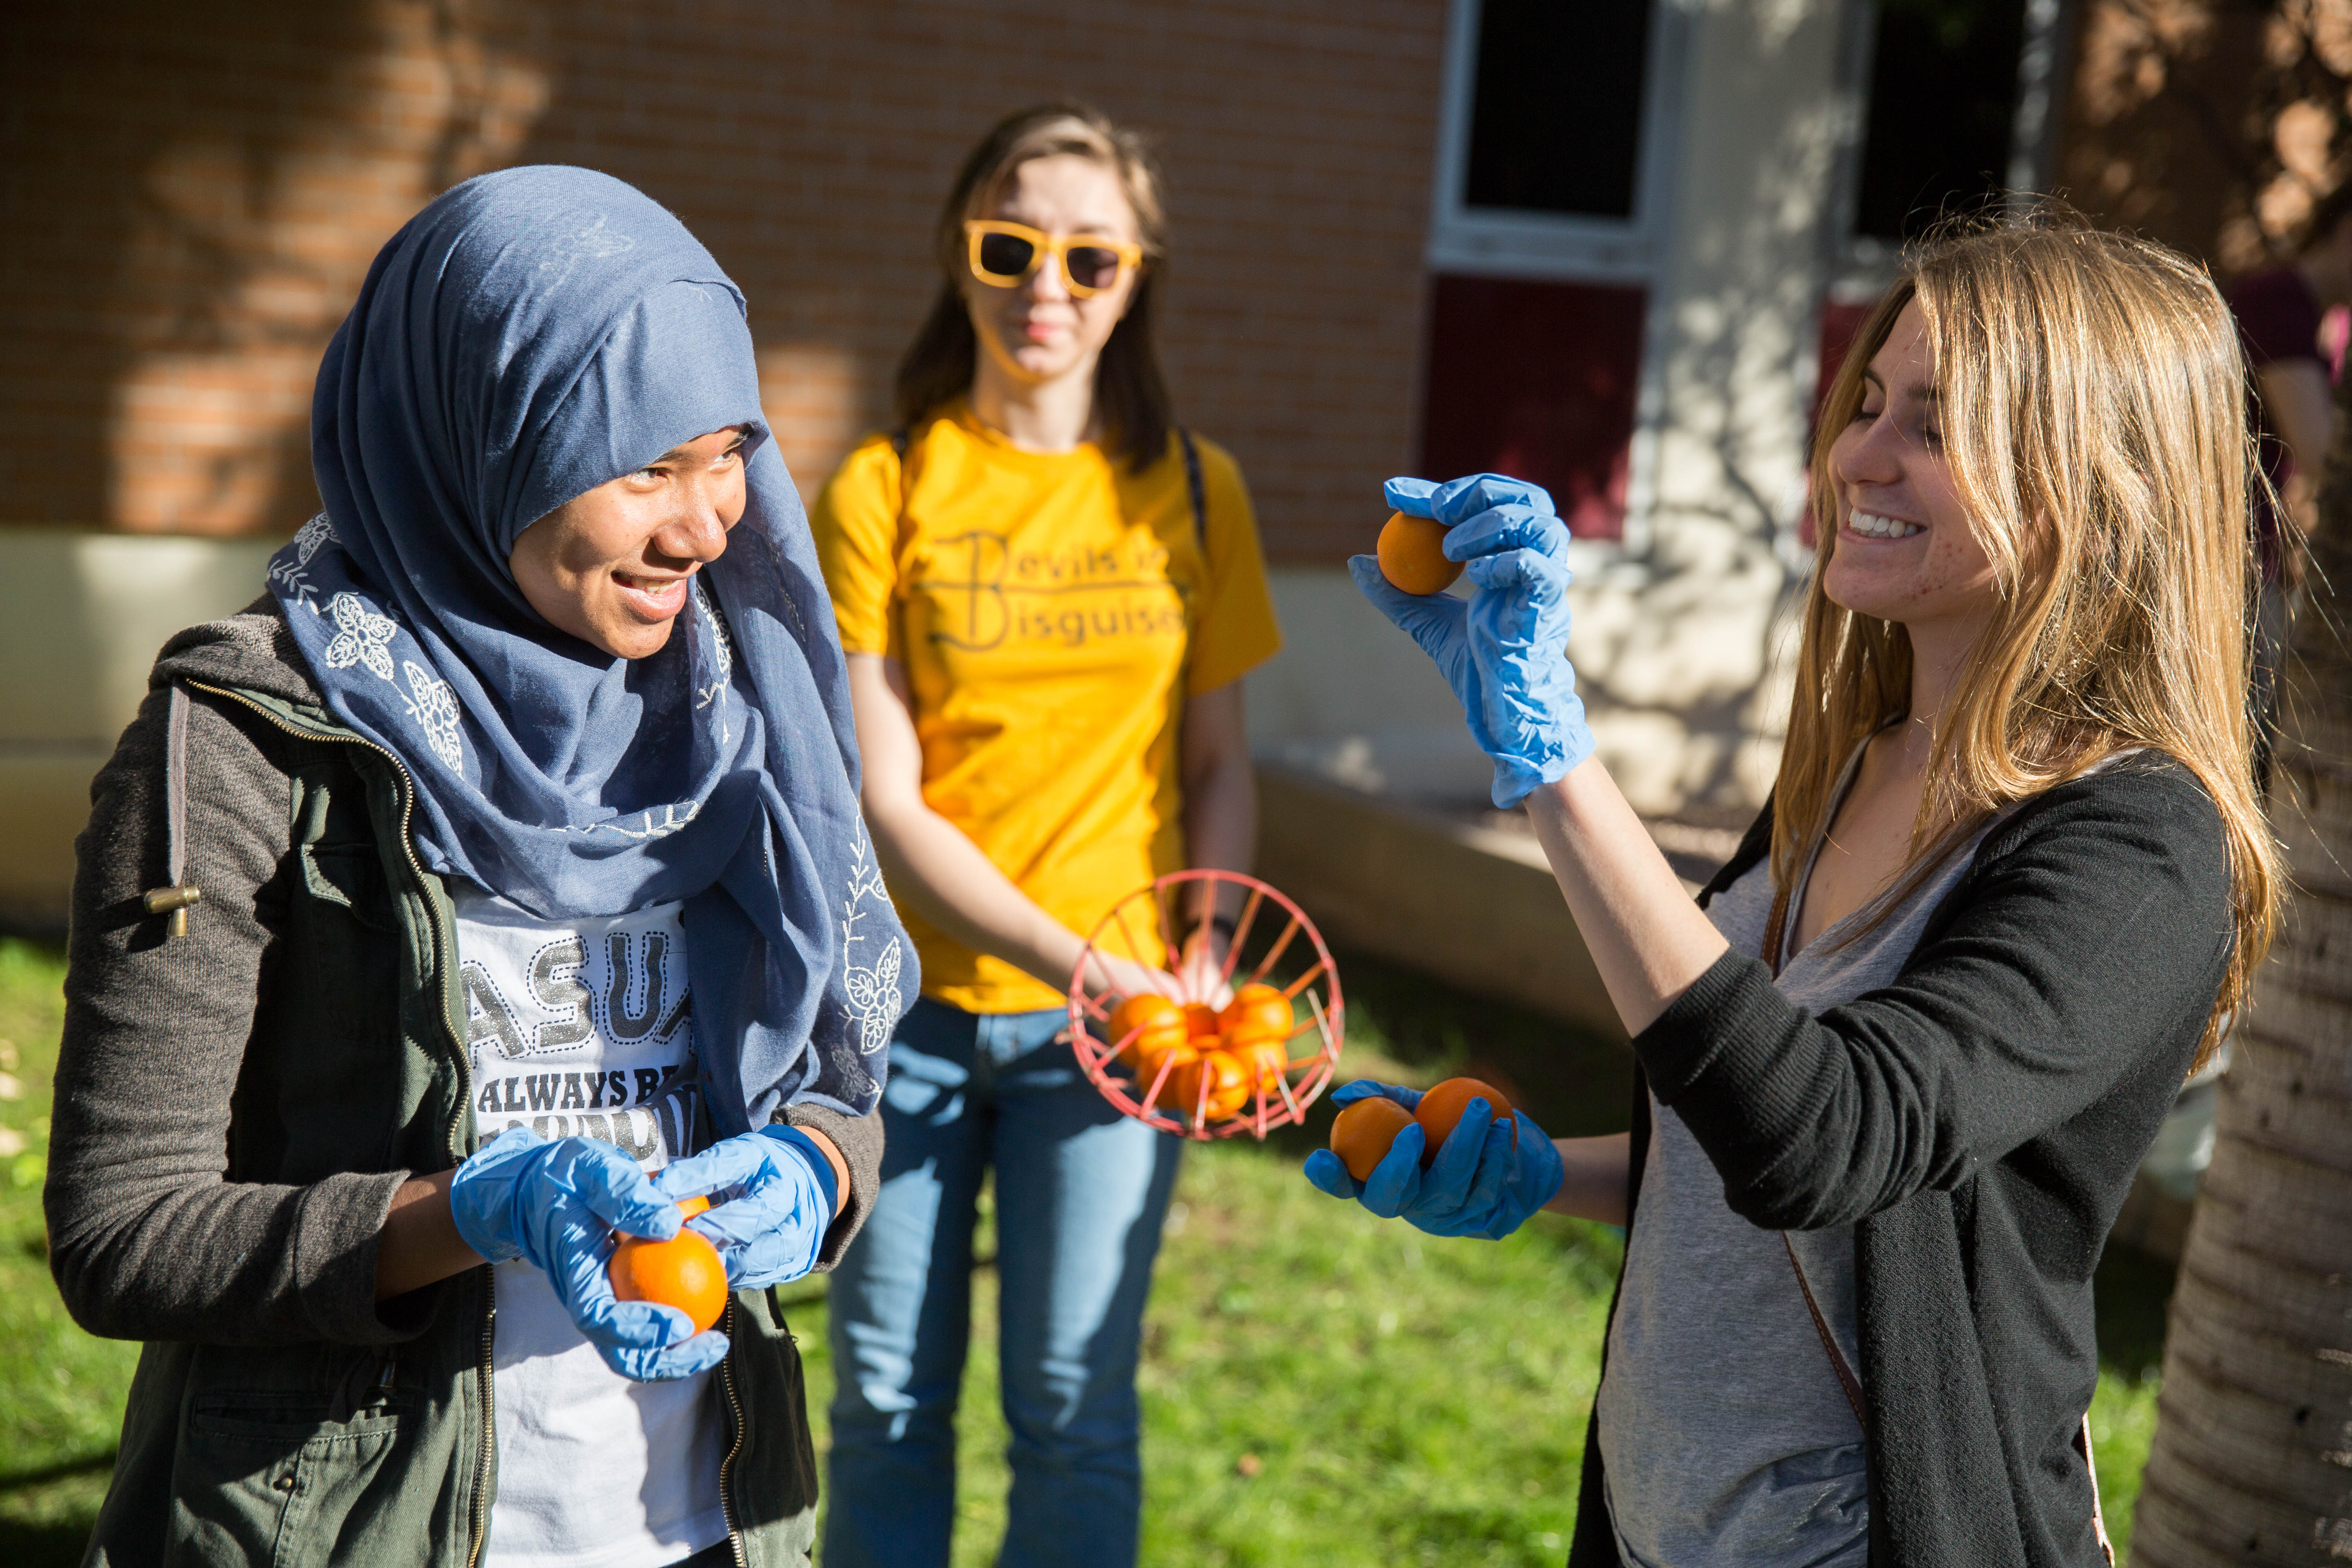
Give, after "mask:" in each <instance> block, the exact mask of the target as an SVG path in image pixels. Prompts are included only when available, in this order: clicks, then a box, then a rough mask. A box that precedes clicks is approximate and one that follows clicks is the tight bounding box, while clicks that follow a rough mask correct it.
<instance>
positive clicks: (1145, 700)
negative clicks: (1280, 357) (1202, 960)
mask: <svg viewBox="0 0 2352 1568" xmlns="http://www.w3.org/2000/svg"><path fill="white" fill-rule="evenodd" d="M1193 444H1194V446H1195V447H1197V449H1198V450H1199V452H1200V458H1201V476H1202V484H1203V489H1204V491H1205V494H1206V499H1207V513H1208V517H1207V528H1206V532H1207V550H1206V552H1205V553H1204V552H1203V551H1202V544H1201V540H1200V537H1199V535H1198V534H1197V533H1196V532H1195V530H1194V524H1193V519H1192V499H1191V495H1190V492H1189V489H1188V488H1187V486H1186V483H1185V477H1184V458H1183V455H1182V451H1181V447H1180V446H1179V444H1178V440H1177V437H1176V436H1175V435H1174V434H1173V433H1172V432H1171V435H1170V436H1169V438H1168V451H1167V454H1166V455H1165V456H1164V457H1162V458H1160V461H1158V462H1156V463H1154V464H1153V465H1152V466H1151V467H1150V468H1148V469H1146V470H1145V471H1144V472H1142V473H1140V474H1138V473H1135V472H1134V471H1132V469H1131V468H1130V467H1129V465H1128V464H1126V463H1124V462H1120V461H1118V460H1116V459H1115V458H1112V457H1111V456H1110V455H1109V454H1108V453H1106V452H1104V451H1103V450H1102V449H1101V448H1099V447H1096V446H1094V445H1092V444H1088V445H1086V446H1082V447H1078V448H1077V449H1076V451H1072V452H1056V453H1042V452H1024V451H1022V450H1020V449H1019V448H1018V447H1013V445H1012V444H1011V443H1010V442H1008V441H1006V440H1005V439H1004V438H1003V437H1002V436H999V435H997V434H996V433H995V432H994V431H992V430H990V429H989V428H988V427H987V426H983V425H982V424H981V423H980V422H979V421H978V420H977V419H975V418H974V417H973V416H972V415H971V411H970V410H969V408H968V407H966V406H964V405H961V404H960V405H955V406H954V407H952V408H950V409H949V410H948V411H947V412H945V413H943V414H941V415H940V416H937V417H934V418H933V419H931V420H930V421H929V423H927V424H925V425H921V426H917V427H916V429H915V430H914V432H913V433H912V434H911V436H910V437H909V438H908V443H907V456H906V460H905V462H904V464H903V465H902V464H901V463H900V461H899V458H898V454H897V453H895V452H893V451H892V450H891V447H890V443H889V441H888V440H887V438H885V437H879V436H877V437H873V438H871V439H869V440H867V441H866V443H865V444H864V445H862V446H860V447H858V448H857V449H856V451H854V452H852V453H851V454H850V455H849V457H848V458H847V459H846V460H845V461H844V462H843V464H842V465H841V468H840V469H839V470H838V471H837V472H835V475H834V476H833V479H832V480H831V482H830V483H828V484H827V485H826V486H825V488H824V494H822V495H821V496H819V497H818V498H817V502H816V506H815V508H814V510H813V511H812V513H811V515H810V520H809V521H810V524H811V526H812V527H813V528H814V531H815V533H816V549H817V559H818V560H819V561H820V562H822V563H824V579H825V585H826V586H827V587H828V588H829V589H830V590H831V591H832V594H833V608H834V616H835V620H836V622H837V623H838V624H839V626H840V627H841V644H842V647H844V648H845V649H846V650H847V651H849V652H851V653H868V654H887V655H889V656H890V657H892V658H897V659H898V660H899V661H901V663H902V664H903V665H904V666H905V668H906V671H907V684H908V691H909V694H910V695H911V696H912V698H913V700H914V703H913V706H914V719H915V732H916V734H917V735H918V736H919V738H920V740H921V742H922V749H923V798H924V800H925V801H927V802H928V803H929V805H930V807H931V809H932V810H934V811H936V812H938V813H939V814H940V816H944V817H946V818H947V819H948V821H950V822H951V823H953V824H954V825H955V826H957V827H959V828H961V830H962V831H963V832H964V833H965V834H966V835H967V836H969V837H971V841H972V842H973V843H975V844H977V845H979V846H980V847H981V848H982V851H984V852H985V853H986V854H987V856H988V858H989V859H990V860H992V861H993V862H994V863H995V864H996V866H997V867H998V868H1000V869H1002V870H1003V872H1004V874H1005V875H1006V876H1008V877H1010V878H1011V879H1013V882H1014V884H1015V885H1017V886H1018V887H1019V888H1020V889H1021V890H1022V891H1023V892H1024V893H1026V894H1028V895H1029V897H1031V898H1032V899H1034V900H1036V901H1037V902H1038V903H1039V904H1040V905H1041V906H1043V907H1044V908H1045V910H1046V911H1047V912H1048V913H1050V914H1052V915H1053V916H1054V918H1055V919H1056V920H1058V921H1062V922H1063V923H1064V924H1065V925H1067V926H1068V927H1070V928H1071V929H1072V930H1074V931H1079V932H1081V933H1086V932H1090V931H1093V930H1094V927H1095V922H1096V921H1098V920H1100V919H1101V918H1102V917H1103V916H1104V915H1105V914H1107V913H1108V912H1109V910H1110V908H1111V906H1112V905H1113V904H1114V903H1116V902H1118V900H1120V899H1121V898H1123V897H1125V896H1126V895H1127V894H1129V893H1130V892H1133V891H1134V890H1136V889H1139V888H1141V887H1143V886H1144V885H1145V884H1146V883H1148V882H1150V880H1151V879H1153V878H1154V877H1157V876H1160V875H1162V874H1164V873H1166V872H1169V871H1173V870H1177V869H1180V868H1182V867H1183V865H1184V864H1185V847H1184V823H1183V815H1182V803H1181V798H1180V793H1181V792H1180V778H1179V763H1178V752H1177V730H1178V726H1179V723H1180V721H1181V718H1182V715H1183V709H1184V700H1185V699H1186V698H1187V697H1189V696H1192V695H1193V694H1195V693H1198V692H1202V691H1208V690H1212V689H1215V688H1217V687H1220V686H1223V685H1224V684H1225V683H1226V682H1227V681H1229V680H1234V679H1238V678H1239V677H1240V676H1241V675H1242V674H1244V672H1245V671H1247V670H1249V669H1250V668H1252V667H1254V666H1255V665H1257V664H1260V663H1262V662H1264V661H1265V659H1266V658H1270V657H1272V656H1273V654H1274V652H1275V651H1276V649H1277V648H1279V647H1281V646H1282V634H1281V632H1280V630H1279V629H1278V628H1277V627H1276V625H1275V618H1274V604H1273V599H1272V596H1271V595H1269V594H1268V592H1267V589H1266V581H1265V557H1264V554H1263V553H1262V552H1261V551H1260V549H1259V545H1258V538H1257V521H1256V519H1255V517H1254V516H1253V515H1252V513H1251V510H1250V502H1249V492H1248V491H1247V490H1246V489H1244V488H1243V486H1242V476H1241V469H1240V468H1238V467H1237V466H1236V465H1235V464H1234V460H1233V458H1232V457H1230V456H1229V455H1228V454H1227V453H1225V452H1224V451H1223V449H1222V448H1220V447H1214V446H1212V445H1210V444H1209V443H1208V442H1206V441H1202V440H1200V439H1199V438H1198V437H1195V438H1194V443H1193ZM898 913H899V918H900V919H902V920H903V921H906V924H907V930H908V933H909V934H910V935H911V936H912V937H913V939H914V942H915V948H916V951H917V952H919V953H920V954H921V955H922V961H923V994H925V995H927V996H932V997H936V998H938V999H939V1000H940V1001H942V1002H946V1003H949V1004H951V1005H954V1006H958V1007H961V1008H964V1009H965V1010H967V1011H969V1012H974V1013H1016V1012H1027V1011H1031V1010H1033V1009H1036V1008H1043V1007H1052V1006H1055V1005H1059V1004H1060V1003H1061V1001H1062V999H1063V998H1062V994H1061V993H1060V992H1059V991H1058V990H1055V989H1054V988H1052V987H1049V986H1046V985H1045V984H1040V983H1039V982H1038V981H1036V980H1034V979H1033V978H1031V977H1030V976H1029V975H1028V974H1026V973H1023V972H1022V971H1020V970H1018V969H1015V968H1013V966H1012V965H1011V964H1009V963H1004V962H1003V961H1002V960H1000V959H995V958H990V957H986V956H984V955H982V954H980V953H976V952H972V951H971V949H970V948H968V947H965V946H964V945H963V944H961V942H954V941H951V940H950V939H949V938H948V937H947V936H946V935H944V934H943V933H941V932H940V931H938V930H936V929H935V928H933V927H931V926H929V925H928V924H926V923H925V922H924V921H923V920H922V919H921V918H920V917H919V916H918V915H916V914H915V913H914V912H913V911H912V910H908V909H906V908H905V907H904V906H903V905H902V906H901V907H900V909H899V911H898ZM1135 934H1136V937H1137V939H1138V940H1139V941H1141V942H1145V943H1147V944H1148V943H1150V942H1156V941H1157V940H1158V936H1157V933H1156V932H1151V933H1147V932H1146V931H1143V930H1142V928H1141V926H1140V924H1139V925H1138V926H1137V929H1136V933H1135ZM1107 945H1108V946H1109V947H1110V948H1111V949H1112V950H1113V951H1116V952H1124V951H1126V950H1127V948H1128V945H1129V944H1128V943H1126V942H1120V941H1116V940H1114V941H1111V942H1108V944H1107ZM1136 956H1151V957H1157V956H1158V955H1157V954H1156V953H1154V954H1149V955H1142V954H1139V955H1136Z"/></svg>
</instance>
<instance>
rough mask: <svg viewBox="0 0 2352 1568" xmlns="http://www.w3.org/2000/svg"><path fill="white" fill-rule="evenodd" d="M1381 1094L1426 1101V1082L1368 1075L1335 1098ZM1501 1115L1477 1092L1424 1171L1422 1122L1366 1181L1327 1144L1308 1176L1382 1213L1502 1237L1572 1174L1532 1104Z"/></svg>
mask: <svg viewBox="0 0 2352 1568" xmlns="http://www.w3.org/2000/svg"><path fill="white" fill-rule="evenodd" d="M1374 1095H1381V1096H1384V1097H1386V1098H1387V1099H1390V1100H1395V1101H1396V1102H1397V1103H1398V1104H1399V1105H1402V1106H1403V1107H1404V1108H1405V1109H1406V1110H1412V1109H1413V1108H1414V1107H1416V1106H1418V1105H1419V1104H1420V1103H1421V1091H1420V1090H1419V1089H1400V1088H1398V1087H1397V1086H1396V1085H1394V1084H1387V1083H1373V1082H1371V1081H1370V1080H1369V1079H1357V1080H1356V1081H1355V1082H1353V1083H1349V1084H1343V1085H1341V1086H1340V1087H1339V1090H1338V1092H1336V1093H1335V1094H1333V1095H1332V1096H1331V1103H1333V1104H1334V1105H1352V1104H1354V1103H1355V1102H1356V1101H1357V1100H1370V1099H1371V1098H1372V1097H1373V1096H1374ZM1494 1116H1495V1108H1494V1107H1493V1106H1491V1105H1489V1104H1487V1103H1486V1100H1485V1099H1484V1098H1483V1097H1475V1096H1474V1097H1473V1098H1472V1099H1471V1100H1470V1102H1469V1104H1467V1105H1465V1106H1464V1107H1463V1108H1462V1120H1461V1121H1458V1122H1456V1123H1455V1124H1454V1131H1453V1134H1452V1135H1451V1136H1450V1137H1448V1138H1447V1139H1446V1140H1445V1143H1444V1147H1442V1148H1440V1149H1439V1150H1438V1151H1437V1158H1436V1159H1435V1160H1433V1161H1432V1162H1431V1163H1430V1166H1429V1169H1427V1170H1425V1171H1424V1170H1423V1169H1422V1168H1421V1151H1422V1148H1423V1135H1422V1131H1421V1125H1420V1123H1418V1122H1415V1123H1413V1124H1412V1125H1411V1126H1408V1127H1406V1128H1405V1129H1404V1130H1403V1131H1401V1132H1399V1133H1398V1134H1397V1135H1396V1142H1393V1143H1391V1144H1390V1145H1389V1152H1388V1153H1387V1155H1386V1156H1385V1157H1384V1158H1383V1159H1382V1160H1381V1163H1379V1164H1377V1165H1375V1166H1373V1167H1372V1173H1371V1174H1370V1176H1369V1177H1367V1178H1365V1180H1364V1182H1363V1183H1362V1184H1360V1185H1359V1184H1357V1181H1356V1179H1355V1178H1354V1177H1353V1176H1350V1175H1349V1174H1348V1167H1347V1166H1346V1165H1345V1164H1344V1163H1341V1161H1340V1159H1339V1155H1337V1154H1334V1153H1333V1152H1331V1151H1330V1150H1328V1149H1318V1150H1316V1151H1315V1152H1313V1153H1312V1154H1309V1155H1307V1180H1308V1181H1310V1182H1312V1183H1314V1184H1316V1185H1317V1186H1318V1187H1320V1188H1321V1189H1322V1190H1323V1191H1325V1192H1327V1193H1328V1194H1331V1195H1332V1196H1333V1197H1335V1198H1354V1199H1355V1200H1356V1201H1358V1202H1359V1203H1360V1204H1362V1205H1364V1206H1365V1207H1366V1208H1368V1209H1370V1210H1371V1211H1372V1212H1373V1213H1374V1214H1376V1215H1380V1216H1381V1218H1382V1219H1402V1220H1406V1221H1409V1222H1410V1223H1412V1224H1413V1225H1415V1226H1419V1227H1420V1228H1422V1229H1423V1230H1425V1231H1427V1232H1429V1234H1430V1235H1432V1236H1476V1237H1485V1238H1486V1240H1488V1241H1500V1240H1501V1239H1502V1238H1503V1237H1507V1236H1508V1235H1510V1234H1511V1232H1513V1231H1515V1230H1517V1229H1518V1228H1519V1226H1522V1225H1524V1224H1526V1223H1527V1217H1528V1215H1531V1214H1533V1213H1535V1212H1536V1210H1538V1209H1539V1208H1541V1207H1543V1206H1544V1205H1546V1204H1548V1203H1549V1202H1551V1200H1552V1199H1553V1198H1554V1197H1555V1196H1556V1195H1558V1194H1559V1184H1560V1183H1561V1182H1563V1181H1564V1180H1566V1179H1567V1173H1566V1171H1565V1170H1564V1169H1563V1168H1562V1167H1561V1165H1560V1163H1559V1150H1558V1149H1556V1148H1554V1147H1553V1146H1552V1142H1551V1140H1550V1139H1549V1138H1547V1137H1545V1136H1544V1131H1543V1129H1542V1128H1540V1127H1538V1126H1537V1125H1536V1124H1535V1123H1534V1122H1532V1121H1528V1113H1527V1112H1526V1111H1524V1110H1515V1111H1513V1112H1512V1113H1511V1120H1510V1121H1496V1120H1495V1119H1494ZM1514 1128H1516V1129H1517V1141H1516V1142H1514V1140H1513V1136H1512V1132H1513V1129H1514Z"/></svg>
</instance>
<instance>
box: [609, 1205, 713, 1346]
mask: <svg viewBox="0 0 2352 1568" xmlns="http://www.w3.org/2000/svg"><path fill="white" fill-rule="evenodd" d="M693 1201H697V1200H692V1199H689V1200H688V1202H693ZM678 1206H679V1207H680V1208H685V1207H686V1205H685V1204H680V1205H678ZM704 1207H709V1205H708V1204H707V1203H706V1204H705V1205H704ZM689 1212H697V1213H698V1212H699V1211H698V1210H696V1211H689ZM604 1269H605V1272H606V1273H607V1274H609V1275H611V1276H612V1279H613V1294H614V1295H615V1296H618V1297H619V1298H620V1299H621V1300H624V1301H653V1302H656V1303H657V1304H659V1305H661V1306H664V1307H676V1308H677V1310H679V1311H681V1312H684V1313H685V1314H686V1315H687V1316H688V1317H689V1318H691V1319H693V1320H694V1331H695V1332H696V1333H700V1332H701V1331H703V1330H705V1329H707V1328H709V1326H710V1325H711V1324H713V1323H715V1322H717V1321H719V1313H721V1312H723V1311H725V1310H727V1266H726V1265H725V1264H724V1263H721V1262H720V1261H719V1249H718V1248H717V1247H713V1246H711V1245H710V1242H709V1238H707V1237H704V1236H703V1234H702V1233H701V1232H700V1231H695V1230H681V1231H679V1232H678V1233H677V1235H676V1236H674V1237H670V1238H669V1239H668V1240H667V1241H653V1240H649V1239H647V1238H646V1237H642V1236H625V1237H621V1245H620V1246H618V1247H614V1249H613V1260H612V1261H611V1262H610V1263H608V1264H606V1265H605V1266H604Z"/></svg>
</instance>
